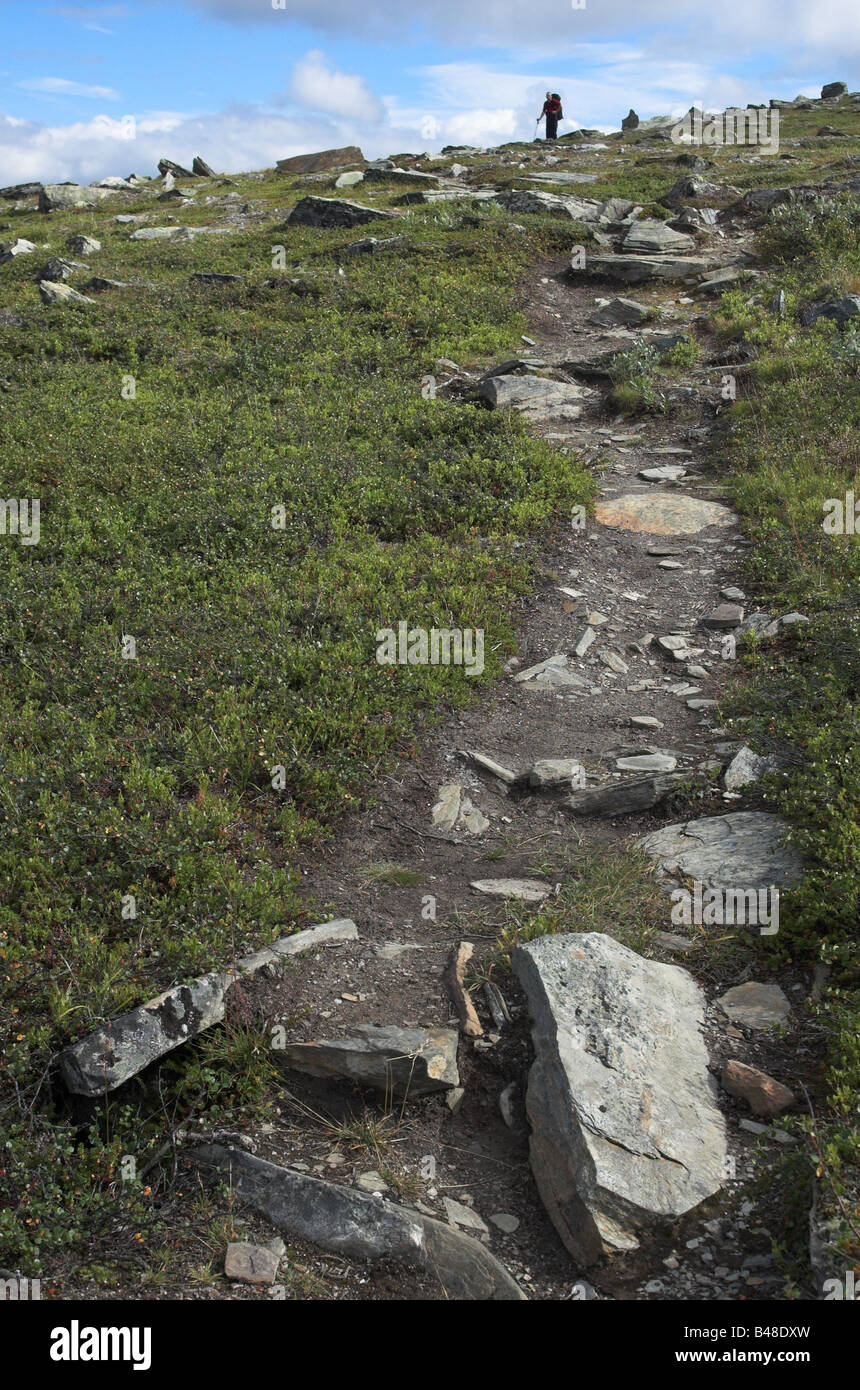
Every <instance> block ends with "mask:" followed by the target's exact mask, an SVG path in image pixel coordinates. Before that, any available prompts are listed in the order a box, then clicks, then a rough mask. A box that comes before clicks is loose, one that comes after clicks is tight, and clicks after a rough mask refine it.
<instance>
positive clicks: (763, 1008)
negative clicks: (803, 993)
mask: <svg viewBox="0 0 860 1390" xmlns="http://www.w3.org/2000/svg"><path fill="white" fill-rule="evenodd" d="M717 1003H718V1004H719V1006H720V1008H721V1009H722V1011H723V1013H724V1014H726V1015H727V1017H728V1018H730V1019H731V1021H732V1023H738V1024H741V1025H742V1026H743V1027H745V1028H770V1027H772V1026H773V1025H774V1024H778V1023H785V1022H787V1020H788V1018H789V1015H790V1014H791V1005H790V1004H789V1002H788V999H787V998H786V996H785V994H784V993H783V991H782V990H781V989H780V987H779V985H777V984H763V983H762V982H761V981H759V980H747V982H746V984H743V985H735V987H734V988H733V989H729V990H726V992H725V994H721V995H720V997H719V999H718V1000H717Z"/></svg>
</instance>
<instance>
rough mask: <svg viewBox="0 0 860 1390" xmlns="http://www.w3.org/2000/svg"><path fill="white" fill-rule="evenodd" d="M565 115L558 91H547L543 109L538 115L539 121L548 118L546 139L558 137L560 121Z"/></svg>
mask: <svg viewBox="0 0 860 1390" xmlns="http://www.w3.org/2000/svg"><path fill="white" fill-rule="evenodd" d="M563 117H564V112H563V111H562V109H561V97H560V96H559V94H558V92H547V94H546V101H545V102H544V104H543V110H542V111H541V113H540V115H539V116H538V122H539V123H540V121H542V120H544V119H545V120H546V139H547V140H556V139H557V138H558V123H559V121H560V120H562V119H563Z"/></svg>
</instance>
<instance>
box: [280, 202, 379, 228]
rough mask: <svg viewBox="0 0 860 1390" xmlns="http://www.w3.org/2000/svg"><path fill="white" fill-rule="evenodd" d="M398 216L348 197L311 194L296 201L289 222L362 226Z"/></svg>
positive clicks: (319, 225)
mask: <svg viewBox="0 0 860 1390" xmlns="http://www.w3.org/2000/svg"><path fill="white" fill-rule="evenodd" d="M397 217H398V214H397V213H396V212H386V211H385V210H384V209H382V208H368V207H364V205H363V204H362V203H353V202H351V201H350V200H349V199H348V198H319V197H317V196H315V195H314V194H309V195H308V197H306V198H302V199H301V200H300V201H299V202H298V203H296V205H295V207H294V208H293V210H292V212H291V213H290V215H289V217H288V218H287V222H288V223H290V222H295V223H297V224H301V225H302V226H305V227H361V226H363V225H364V223H365V222H383V221H386V222H391V221H394V220H396V219H397Z"/></svg>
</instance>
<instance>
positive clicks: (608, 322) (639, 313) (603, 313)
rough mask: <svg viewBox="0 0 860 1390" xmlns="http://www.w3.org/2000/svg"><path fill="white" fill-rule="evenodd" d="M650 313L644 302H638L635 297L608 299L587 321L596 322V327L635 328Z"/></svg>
mask: <svg viewBox="0 0 860 1390" xmlns="http://www.w3.org/2000/svg"><path fill="white" fill-rule="evenodd" d="M651 313H652V310H650V309H649V308H648V306H647V305H646V304H639V303H637V301H636V300H635V299H622V298H618V299H610V301H609V303H608V304H604V305H603V306H602V308H600V309H598V310H597V312H596V313H594V314H591V315H590V317H589V320H588V322H589V323H593V324H596V325H597V327H598V328H635V327H636V326H637V325H638V324H640V323H643V322H644V320H645V319H647V318H648V317H649V316H650V315H651Z"/></svg>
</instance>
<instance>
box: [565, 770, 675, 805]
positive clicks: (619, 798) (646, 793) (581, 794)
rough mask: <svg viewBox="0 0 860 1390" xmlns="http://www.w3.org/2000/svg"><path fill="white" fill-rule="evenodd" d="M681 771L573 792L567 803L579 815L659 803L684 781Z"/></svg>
mask: <svg viewBox="0 0 860 1390" xmlns="http://www.w3.org/2000/svg"><path fill="white" fill-rule="evenodd" d="M682 780H683V779H682V776H681V774H680V773H673V772H658V773H654V774H653V775H652V776H650V777H631V778H629V779H627V780H626V781H621V782H609V783H607V785H606V786H605V787H590V788H589V789H588V790H587V791H577V792H573V793H572V795H571V796H569V797H568V798H567V800H566V801H565V803H564V807H565V810H567V811H570V812H571V814H572V815H575V816H624V815H630V814H631V813H633V812H634V811H647V810H649V809H650V808H651V807H652V806H656V805H657V803H658V802H659V801H662V800H663V798H664V797H665V796H668V795H669V793H670V792H671V791H672V790H673V789H674V788H675V787H676V786H677V785H678V783H679V782H681V781H682Z"/></svg>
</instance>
